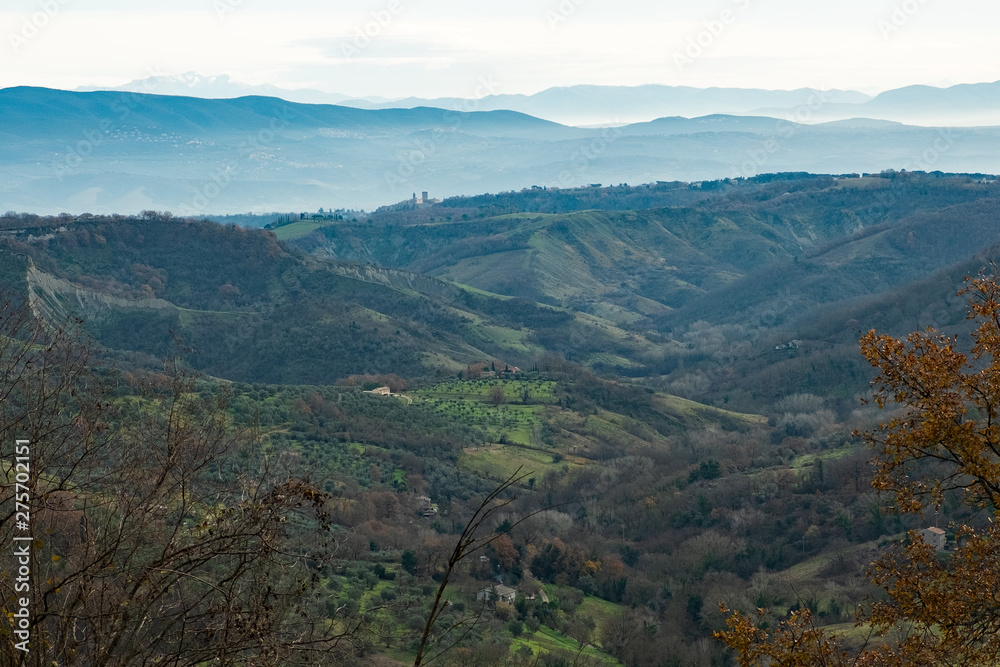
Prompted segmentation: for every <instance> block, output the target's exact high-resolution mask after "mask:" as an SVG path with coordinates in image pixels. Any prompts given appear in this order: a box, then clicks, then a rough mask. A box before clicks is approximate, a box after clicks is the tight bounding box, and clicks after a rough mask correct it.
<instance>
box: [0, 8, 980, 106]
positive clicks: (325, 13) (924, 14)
mask: <svg viewBox="0 0 1000 667" xmlns="http://www.w3.org/2000/svg"><path fill="white" fill-rule="evenodd" d="M392 2H397V3H398V4H395V5H394V4H390V3H392ZM219 3H223V4H222V7H223V8H224V9H225V8H228V9H227V10H226V11H220V10H219V6H220V5H219ZM56 5H58V7H59V8H58V11H55V12H53V13H52V14H51V15H50V16H46V17H44V22H43V23H44V25H40V26H39V25H35V23H38V22H40V21H37V20H36V19H38V17H39V12H41V11H42V9H41V7H43V3H41V0H8V1H7V2H5V10H4V11H3V12H0V86H12V85H41V86H51V87H63V88H74V87H77V86H83V85H91V84H97V85H119V84H121V83H124V82H125V81H128V80H131V79H136V78H143V77H145V76H148V75H149V73H150V72H157V73H164V74H171V73H180V72H186V71H197V72H200V73H202V74H206V75H212V74H223V73H224V74H229V75H230V76H231V77H232V78H233V79H235V80H239V81H244V82H247V83H271V84H275V85H279V86H284V87H302V86H310V87H318V88H321V89H325V90H327V91H330V92H341V93H345V94H350V95H383V96H390V97H402V96H406V95H420V96H425V97H435V96H443V95H461V96H466V95H468V94H469V89H470V88H474V87H475V85H476V81H478V80H479V79H480V78H482V77H494V78H496V79H497V80H499V81H502V82H503V90H502V92H506V93H532V92H536V91H538V90H542V89H544V88H548V87H551V86H565V85H572V84H578V83H593V84H621V85H639V84H644V83H662V84H670V85H690V86H740V87H762V88H796V87H802V86H811V87H818V88H830V87H838V88H858V89H864V90H868V91H875V90H884V89H887V88H893V87H898V86H903V85H908V84H913V83H937V82H943V81H950V82H956V83H958V82H976V81H994V80H997V79H1000V52H998V51H997V49H996V47H995V37H994V35H993V28H992V26H995V25H996V24H997V22H998V21H1000V3H989V2H983V1H979V0H976V1H972V0H950V1H949V2H948V3H945V2H944V1H943V0H922V1H921V0H841V2H838V3H814V2H802V1H801V0H794V1H793V0H715V1H713V2H709V3H691V2H681V1H679V0H664V1H661V2H650V1H646V0H644V1H639V0H544V1H541V2H540V1H538V0H509V1H508V2H504V3H482V4H480V3H470V2H467V0H462V1H459V0H372V1H365V2H354V3H351V4H350V6H345V5H346V3H331V2H328V1H326V0H323V1H321V0H284V1H283V2H277V1H276V0H173V1H172V2H171V3H170V4H169V5H163V4H161V3H159V2H138V1H134V0H129V1H128V2H126V1H125V0H47V5H44V6H56ZM390 9H392V11H390ZM230 10H231V11H230ZM726 12H728V14H725V13H726ZM386 17H389V18H388V20H386ZM723 17H728V19H729V20H727V21H726V22H725V25H724V29H722V30H719V21H720V20H721V19H722V18H723ZM26 21H27V22H28V23H27V24H26V23H25V22H26ZM26 25H28V27H29V28H30V27H31V26H34V27H35V28H36V29H35V30H33V34H32V35H31V37H30V38H26V37H25V36H24V32H25V26H26ZM373 26H374V28H373ZM887 26H888V28H887ZM359 30H361V31H363V32H364V31H366V30H367V31H368V32H369V33H371V34H370V38H371V39H370V44H367V45H366V46H365V48H363V49H361V50H360V53H356V54H354V56H353V57H350V58H345V56H344V49H343V47H344V45H345V44H346V45H351V44H352V43H353V40H354V39H355V37H356V36H357V34H358V31H359ZM706 30H707V31H708V32H709V33H711V34H710V38H711V39H707V40H706V39H705V38H704V36H703V35H704V33H705V32H706ZM28 31H29V32H32V30H28ZM12 36H13V37H12ZM699 37H701V39H702V42H703V43H706V44H707V46H704V47H702V49H701V51H700V52H699V54H698V57H697V58H693V59H691V60H692V62H691V63H689V64H687V65H686V66H684V67H682V68H681V67H678V66H677V63H676V60H677V54H678V53H681V54H683V53H685V50H686V48H687V47H688V46H689V45H690V43H691V40H692V39H694V40H698V39H699ZM18 38H20V43H19V44H16V46H17V48H15V42H17V41H18Z"/></svg>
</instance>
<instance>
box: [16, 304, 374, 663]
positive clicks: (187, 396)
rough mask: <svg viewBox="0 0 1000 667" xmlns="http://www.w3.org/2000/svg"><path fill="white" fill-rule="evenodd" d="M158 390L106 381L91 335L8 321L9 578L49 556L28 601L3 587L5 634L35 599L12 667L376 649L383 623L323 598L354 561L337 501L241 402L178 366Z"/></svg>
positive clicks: (157, 382) (292, 657)
mask: <svg viewBox="0 0 1000 667" xmlns="http://www.w3.org/2000/svg"><path fill="white" fill-rule="evenodd" d="M141 385H142V386H141V387H140V388H139V390H137V391H134V390H131V389H128V388H127V387H126V386H125V383H124V382H122V381H121V380H120V378H119V376H117V375H116V374H115V373H114V372H112V371H107V370H99V369H96V368H95V361H94V359H93V357H92V352H91V349H90V348H89V347H88V346H87V345H85V344H83V343H82V342H81V338H80V336H79V334H77V333H73V332H72V330H67V329H58V328H53V327H51V326H49V325H47V324H45V323H42V322H39V321H38V320H36V319H35V318H34V317H33V316H32V314H31V310H30V308H28V307H27V306H26V305H25V304H23V303H22V304H18V303H15V302H10V301H9V302H7V303H6V304H5V305H4V306H3V307H2V309H0V503H2V504H0V507H3V508H4V511H3V512H2V513H0V541H2V543H3V545H4V549H3V551H2V552H0V571H3V572H5V573H11V572H16V571H17V570H16V565H17V564H16V562H15V561H14V559H13V557H12V555H11V549H10V548H9V545H11V544H12V543H13V541H12V540H13V537H14V536H15V535H17V536H22V537H23V536H25V535H27V534H28V533H29V532H30V535H31V537H33V538H34V541H33V542H32V543H31V546H32V548H31V567H30V569H31V572H30V575H29V576H27V577H26V583H27V584H28V587H27V591H23V590H22V591H18V590H15V583H16V582H15V581H14V579H13V578H12V577H6V578H4V577H0V612H2V613H3V614H4V616H5V617H6V616H7V614H9V613H16V612H17V611H18V610H19V607H18V604H19V600H20V599H21V598H22V597H25V599H30V620H29V621H28V624H29V628H28V629H29V631H30V649H31V651H30V652H29V653H24V652H23V651H20V650H19V649H18V648H17V646H16V644H17V643H18V641H19V638H18V637H17V636H11V635H10V634H9V633H2V634H0V654H3V655H6V656H12V657H11V660H12V661H13V662H12V663H11V664H24V665H38V666H40V665H42V664H45V665H51V664H53V662H54V661H55V662H58V663H59V664H74V665H101V666H109V667H110V666H117V665H122V666H125V665H136V664H147V663H153V662H162V663H169V664H172V665H178V666H182V665H191V666H194V665H200V664H207V663H208V662H212V663H213V664H223V665H235V664H241V665H242V664H256V665H289V664H290V665H296V664H298V665H312V664H329V663H330V662H331V660H334V661H336V660H339V659H341V658H343V657H345V656H347V655H348V654H350V653H352V652H354V651H356V650H357V649H359V648H363V647H364V646H365V645H366V644H367V642H369V641H370V638H369V637H368V627H367V624H368V622H369V619H370V617H369V616H366V615H364V614H360V615H355V616H348V615H346V614H345V613H343V610H333V612H332V613H331V612H329V611H327V610H326V606H325V602H326V600H325V598H324V597H321V596H320V594H319V590H318V587H317V584H318V583H319V582H320V576H321V572H322V571H323V569H324V568H325V567H326V566H327V565H328V564H329V563H330V562H331V561H332V559H333V558H335V556H336V555H337V553H336V552H337V542H336V541H335V540H334V537H333V532H332V531H331V525H330V520H329V514H328V511H327V497H326V495H325V494H323V493H321V492H319V491H318V490H317V489H316V488H315V487H314V486H313V485H312V484H310V483H309V482H308V481H306V480H302V479H298V478H296V477H295V476H294V475H292V474H291V473H290V472H289V471H287V470H285V469H282V468H281V467H280V466H279V465H276V459H275V457H273V456H271V455H270V454H269V452H268V450H267V448H266V447H265V446H264V443H262V442H261V441H260V440H259V438H257V437H256V435H255V433H254V432H253V430H252V429H241V428H237V427H236V426H235V425H234V424H233V423H232V422H231V420H230V418H229V417H228V414H227V398H228V396H227V392H226V391H225V389H224V387H219V386H217V385H210V384H205V385H202V386H198V385H196V383H195V381H194V380H192V379H190V378H187V377H184V376H183V375H182V374H180V373H178V372H177V371H176V368H175V367H174V366H172V365H168V366H167V367H166V369H165V372H164V373H163V374H158V375H153V376H151V377H150V378H148V379H147V380H145V381H144V382H142V383H141ZM17 441H22V442H27V443H28V444H27V445H26V446H27V448H28V449H27V451H29V452H30V455H29V458H30V464H29V467H30V475H28V479H27V480H25V477H24V476H23V475H22V476H21V477H20V478H18V476H17V470H16V469H15V468H14V467H13V466H12V465H11V463H12V462H13V461H14V459H13V452H12V449H13V447H14V446H15V443H16V442H17ZM19 483H21V486H17V484H19ZM15 492H17V493H18V494H20V495H19V497H18V502H21V501H22V500H26V501H27V502H26V503H22V504H21V505H20V506H19V505H15V503H14V502H11V501H12V500H13V496H14V494H15ZM24 494H27V495H24ZM23 505H27V507H28V512H27V513H28V514H29V515H30V527H29V528H25V525H26V524H27V523H28V522H21V523H18V522H19V521H20V520H21V519H22V518H23V517H21V516H18V514H17V511H18V510H20V509H23ZM376 611H377V610H376Z"/></svg>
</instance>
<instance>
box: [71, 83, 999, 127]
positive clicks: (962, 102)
mask: <svg viewBox="0 0 1000 667" xmlns="http://www.w3.org/2000/svg"><path fill="white" fill-rule="evenodd" d="M80 90H87V91H93V90H99V89H97V88H92V87H91V88H86V89H80ZM101 90H106V89H101ZM112 90H117V91H123V92H138V93H151V94H159V95H180V96H191V97H204V98H215V99H221V98H232V97H243V96H247V95H263V96H269V97H279V98H282V99H285V100H288V101H290V102H299V103H303V104H340V105H343V106H351V107H355V108H359V109H391V108H401V109H412V108H416V107H424V106H426V107H435V108H441V109H462V110H466V111H472V110H475V111H497V110H508V111H519V112H521V113H526V114H529V115H532V116H536V117H538V118H544V119H546V120H551V121H554V122H558V123H561V124H563V125H575V126H608V125H623V124H629V123H638V122H643V121H650V120H653V119H656V118H662V117H665V116H684V117H687V118H693V117H697V116H706V115H712V114H728V115H754V116H767V117H773V118H783V119H789V120H795V121H798V122H804V123H816V122H829V121H835V120H846V119H851V118H872V119H877V120H888V121H896V122H901V123H906V124H910V125H924V126H943V127H951V126H997V125H1000V82H997V83H980V84H961V85H957V86H952V87H949V88H935V87H931V86H909V87H906V88H899V89H896V90H890V91H887V92H884V93H882V94H880V95H878V96H876V97H872V96H870V95H866V94H864V93H860V92H857V91H853V90H827V91H819V90H816V89H812V88H800V89H798V90H761V89H741V88H707V89H701V88H692V87H687V86H662V85H646V86H569V87H562V88H550V89H548V90H544V91H542V92H539V93H536V94H534V95H488V96H485V97H483V98H481V99H478V100H470V99H463V98H456V97H443V98H422V97H407V98H402V99H386V98H351V97H350V96H348V95H342V94H336V93H325V92H322V91H319V90H311V89H300V90H287V89H281V88H278V87H276V86H269V85H264V86H252V85H248V84H241V83H238V82H235V81H232V80H231V79H230V78H229V77H228V76H225V75H222V76H212V77H205V76H201V75H199V74H196V73H193V72H189V73H186V74H181V75H176V76H152V77H148V78H146V79H138V80H135V81H132V82H130V83H128V84H125V85H123V86H119V87H117V88H114V89H112Z"/></svg>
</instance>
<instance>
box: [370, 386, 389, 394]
mask: <svg viewBox="0 0 1000 667" xmlns="http://www.w3.org/2000/svg"><path fill="white" fill-rule="evenodd" d="M369 386H370V385H369ZM365 393H366V394H375V395H377V396H392V389H389V387H379V388H378V389H372V390H371V391H366V392H365Z"/></svg>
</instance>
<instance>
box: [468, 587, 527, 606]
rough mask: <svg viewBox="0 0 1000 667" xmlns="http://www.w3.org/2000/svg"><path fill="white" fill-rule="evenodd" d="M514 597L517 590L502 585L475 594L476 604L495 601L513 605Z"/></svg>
mask: <svg viewBox="0 0 1000 667" xmlns="http://www.w3.org/2000/svg"><path fill="white" fill-rule="evenodd" d="M515 597H517V590H515V589H513V588H510V587H509V586H504V585H503V584H497V585H496V586H491V587H490V588H484V589H483V590H481V591H479V592H478V593H476V602H482V601H483V600H485V601H487V602H492V601H494V600H496V601H497V602H506V603H507V604H514V598H515Z"/></svg>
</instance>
